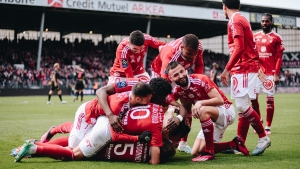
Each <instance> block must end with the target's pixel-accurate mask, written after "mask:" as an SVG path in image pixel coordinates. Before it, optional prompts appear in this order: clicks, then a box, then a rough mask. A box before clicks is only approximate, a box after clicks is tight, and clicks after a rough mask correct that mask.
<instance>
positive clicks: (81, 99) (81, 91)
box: [80, 89, 83, 102]
mask: <svg viewBox="0 0 300 169" xmlns="http://www.w3.org/2000/svg"><path fill="white" fill-rule="evenodd" d="M80 101H81V102H83V89H81V90H80Z"/></svg>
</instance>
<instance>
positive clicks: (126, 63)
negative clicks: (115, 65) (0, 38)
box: [116, 45, 133, 78]
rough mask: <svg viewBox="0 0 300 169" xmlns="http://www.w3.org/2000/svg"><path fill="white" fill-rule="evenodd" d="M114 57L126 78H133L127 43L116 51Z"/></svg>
mask: <svg viewBox="0 0 300 169" xmlns="http://www.w3.org/2000/svg"><path fill="white" fill-rule="evenodd" d="M116 57H117V58H118V61H119V63H120V67H121V69H122V70H123V71H124V73H125V75H126V77H127V78H133V72H132V67H131V64H130V48H129V46H128V45H126V46H124V48H123V49H120V50H118V51H117V53H116Z"/></svg>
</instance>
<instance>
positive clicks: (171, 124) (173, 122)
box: [166, 100, 187, 131]
mask: <svg viewBox="0 0 300 169" xmlns="http://www.w3.org/2000/svg"><path fill="white" fill-rule="evenodd" d="M170 105H172V106H175V107H178V108H179V114H178V115H177V116H175V117H174V116H172V118H169V119H168V125H167V126H166V128H167V130H168V131H172V130H174V129H175V128H177V127H178V126H179V124H180V122H181V121H182V120H183V119H184V118H185V116H186V114H187V111H186V109H185V108H184V106H182V105H181V104H179V103H178V102H177V101H175V100H172V102H170ZM175 111H176V110H174V112H175Z"/></svg>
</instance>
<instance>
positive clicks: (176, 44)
mask: <svg viewBox="0 0 300 169" xmlns="http://www.w3.org/2000/svg"><path fill="white" fill-rule="evenodd" d="M182 38H183V37H181V38H179V39H176V40H174V41H171V42H169V43H168V44H166V45H165V46H164V47H163V48H162V50H161V51H160V53H159V55H158V56H157V57H156V58H155V59H154V60H153V62H152V64H151V67H152V70H153V71H154V72H155V73H157V74H159V75H160V76H161V77H162V78H165V79H167V77H168V76H167V74H166V67H167V65H168V64H169V63H170V62H171V61H178V62H179V63H180V64H181V65H182V66H183V67H184V68H185V69H188V68H190V67H191V66H193V64H195V69H194V73H198V74H202V73H203V69H204V63H203V48H202V44H201V43H200V42H199V46H198V49H199V50H198V53H197V56H196V59H195V60H194V61H192V62H188V61H187V60H186V59H185V58H184V57H183V56H182V54H181V45H182Z"/></svg>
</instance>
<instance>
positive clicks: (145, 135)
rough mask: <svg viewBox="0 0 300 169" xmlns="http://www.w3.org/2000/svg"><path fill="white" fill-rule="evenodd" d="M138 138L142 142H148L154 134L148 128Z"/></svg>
mask: <svg viewBox="0 0 300 169" xmlns="http://www.w3.org/2000/svg"><path fill="white" fill-rule="evenodd" d="M138 138H139V141H140V142H143V143H148V142H150V140H151V138H152V135H151V133H150V132H149V131H148V130H146V131H144V132H143V133H142V134H141V135H139V136H138Z"/></svg>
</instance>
